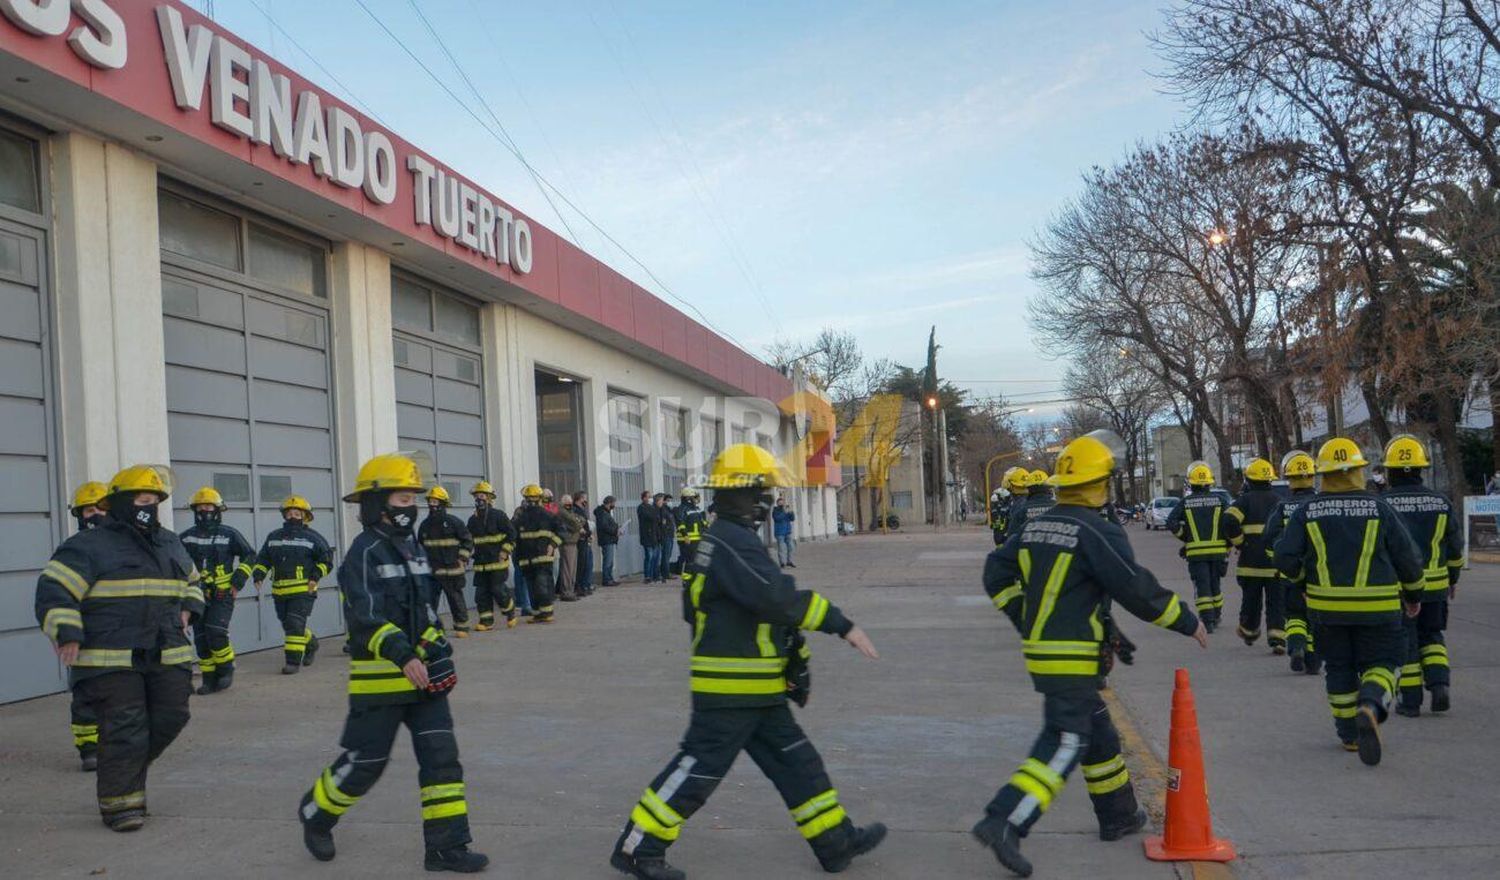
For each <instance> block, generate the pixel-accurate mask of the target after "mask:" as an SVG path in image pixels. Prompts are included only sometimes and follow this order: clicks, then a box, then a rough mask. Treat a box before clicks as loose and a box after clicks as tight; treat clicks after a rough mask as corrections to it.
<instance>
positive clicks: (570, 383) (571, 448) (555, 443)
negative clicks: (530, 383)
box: [536, 370, 589, 495]
mask: <svg viewBox="0 0 1500 880" xmlns="http://www.w3.org/2000/svg"><path fill="white" fill-rule="evenodd" d="M536 433H537V451H538V458H539V462H540V467H539V473H538V474H537V481H538V483H540V485H541V486H542V488H544V489H551V490H552V491H553V493H554V494H556V495H562V494H565V493H571V492H576V491H579V490H584V491H587V490H588V488H589V485H588V475H587V471H585V469H584V467H583V460H584V447H583V386H582V383H580V382H579V381H578V380H577V379H575V378H573V377H572V376H565V375H563V374H561V373H554V372H551V371H549V370H537V371H536Z"/></svg>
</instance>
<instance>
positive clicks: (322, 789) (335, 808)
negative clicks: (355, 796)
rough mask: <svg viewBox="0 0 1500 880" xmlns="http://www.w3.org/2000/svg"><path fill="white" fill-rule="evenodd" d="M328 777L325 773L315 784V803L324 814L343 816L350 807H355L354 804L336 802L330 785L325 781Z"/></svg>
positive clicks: (326, 772) (325, 772) (324, 772)
mask: <svg viewBox="0 0 1500 880" xmlns="http://www.w3.org/2000/svg"><path fill="white" fill-rule="evenodd" d="M327 775H328V771H327V770H325V771H323V776H319V777H318V779H317V781H316V782H314V783H313V801H314V802H315V803H316V804H317V805H318V809H320V810H322V811H323V812H325V813H328V814H329V815H331V816H342V815H344V813H346V812H348V810H349V807H351V806H353V802H350V803H340V802H339V801H336V800H334V798H333V796H332V795H331V794H330V792H329V784H328V783H326V782H324V781H323V779H324V777H326V776H327ZM335 790H336V789H335ZM340 797H342V793H340Z"/></svg>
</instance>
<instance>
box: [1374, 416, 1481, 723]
mask: <svg viewBox="0 0 1500 880" xmlns="http://www.w3.org/2000/svg"><path fill="white" fill-rule="evenodd" d="M1431 466H1432V462H1431V461H1430V460H1429V459H1428V458H1427V449H1426V447H1424V446H1423V445H1422V441H1420V440H1418V439H1417V438H1415V437H1413V436H1411V435H1410V434H1402V435H1400V436H1398V437H1394V438H1392V439H1391V442H1390V443H1388V444H1386V447H1385V470H1386V474H1387V475H1388V476H1389V488H1388V489H1387V490H1386V492H1385V493H1384V494H1383V495H1382V496H1381V497H1382V498H1384V499H1385V500H1386V501H1387V502H1388V503H1389V504H1390V505H1391V507H1393V508H1395V510H1396V512H1397V513H1399V514H1401V520H1402V522H1404V523H1405V524H1406V530H1407V531H1408V532H1410V533H1411V536H1412V540H1414V541H1416V544H1417V550H1418V551H1420V552H1421V555H1422V567H1423V570H1424V572H1425V575H1424V578H1423V586H1424V587H1425V589H1424V590H1423V591H1422V609H1421V611H1420V612H1418V614H1417V616H1416V617H1407V618H1406V619H1405V621H1404V624H1405V628H1406V662H1405V664H1404V665H1402V667H1401V679H1400V682H1399V686H1400V689H1401V699H1400V700H1399V701H1398V702H1397V703H1396V714H1398V715H1408V716H1411V717H1413V718H1415V717H1416V716H1418V715H1421V714H1422V687H1423V685H1424V684H1425V685H1426V687H1427V690H1429V691H1431V692H1432V711H1434V712H1446V711H1448V646H1447V644H1446V642H1445V641H1444V638H1443V630H1444V629H1446V628H1447V626H1448V600H1449V599H1451V598H1452V597H1453V594H1454V592H1455V590H1456V589H1457V587H1458V576H1459V574H1460V573H1462V571H1463V566H1464V538H1463V532H1462V523H1461V522H1460V520H1459V517H1458V511H1456V510H1454V508H1453V502H1451V501H1449V500H1448V497H1447V496H1446V495H1443V494H1442V493H1441V492H1438V491H1435V490H1433V489H1429V488H1427V487H1426V486H1423V485H1422V471H1423V469H1425V468H1429V467H1431Z"/></svg>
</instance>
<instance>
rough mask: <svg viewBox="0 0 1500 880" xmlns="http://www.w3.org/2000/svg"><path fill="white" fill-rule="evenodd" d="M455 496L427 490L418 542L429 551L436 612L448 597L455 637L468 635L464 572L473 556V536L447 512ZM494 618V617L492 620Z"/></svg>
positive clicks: (432, 489)
mask: <svg viewBox="0 0 1500 880" xmlns="http://www.w3.org/2000/svg"><path fill="white" fill-rule="evenodd" d="M451 503H452V499H451V498H449V497H448V490H447V489H444V488H443V487H442V486H433V487H432V488H431V489H429V490H427V518H426V519H424V520H422V527H421V529H419V530H418V531H417V541H418V542H419V543H420V544H421V545H422V549H423V550H424V551H425V552H426V553H427V562H428V564H429V565H431V566H432V579H433V580H434V581H436V582H437V585H438V592H437V593H436V594H434V595H433V597H432V610H433V611H437V610H438V609H439V608H440V607H441V605H442V602H441V601H440V600H441V599H443V598H445V597H446V598H447V600H448V614H449V615H450V616H451V617H452V618H453V637H454V638H456V639H466V638H468V637H469V602H468V600H467V599H466V598H465V597H464V575H465V573H466V572H467V570H468V566H469V560H470V559H471V558H473V556H474V538H473V536H472V535H470V534H469V528H468V526H465V525H464V521H463V520H461V519H459V518H458V517H456V516H454V515H453V514H451V513H449V512H448V505H449V504H451ZM493 619H494V618H491V620H493Z"/></svg>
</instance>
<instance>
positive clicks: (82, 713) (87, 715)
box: [69, 688, 99, 755]
mask: <svg viewBox="0 0 1500 880" xmlns="http://www.w3.org/2000/svg"><path fill="white" fill-rule="evenodd" d="M69 714H70V715H71V716H72V718H71V720H72V727H73V747H74V748H76V749H78V754H79V755H92V754H93V753H95V752H97V751H98V750H99V716H98V715H97V714H95V712H94V707H93V706H90V705H89V704H88V701H87V700H85V699H84V698H83V694H82V693H81V692H80V691H78V690H77V689H76V688H75V689H74V690H73V705H72V706H71V707H70V711H69Z"/></svg>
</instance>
